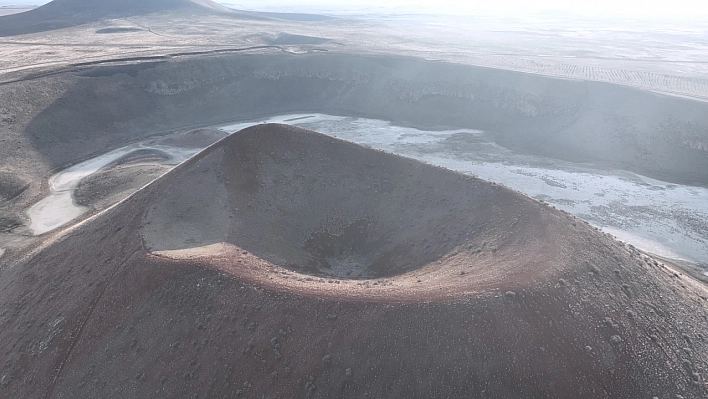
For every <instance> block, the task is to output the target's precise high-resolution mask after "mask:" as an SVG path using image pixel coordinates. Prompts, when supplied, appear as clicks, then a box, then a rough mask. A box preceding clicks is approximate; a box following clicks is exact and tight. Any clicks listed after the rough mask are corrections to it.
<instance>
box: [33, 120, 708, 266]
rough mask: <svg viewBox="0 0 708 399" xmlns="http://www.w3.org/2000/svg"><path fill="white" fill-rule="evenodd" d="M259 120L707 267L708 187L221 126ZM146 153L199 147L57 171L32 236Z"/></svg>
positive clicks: (440, 139) (407, 138)
mask: <svg viewBox="0 0 708 399" xmlns="http://www.w3.org/2000/svg"><path fill="white" fill-rule="evenodd" d="M258 123H288V124H291V125H296V126H301V127H304V128H308V129H312V130H316V131H319V132H322V133H326V134H330V135H332V136H334V137H339V138H342V139H345V140H349V141H353V142H356V143H359V144H363V145H367V146H370V147H373V148H377V149H381V150H385V151H389V152H393V153H397V154H400V155H404V156H407V157H411V158H415V159H419V160H422V161H425V162H428V163H431V164H434V165H439V166H443V167H446V168H449V169H452V170H456V171H459V172H462V173H466V174H470V175H474V176H478V177H481V178H483V179H487V180H491V181H494V182H497V183H500V184H503V185H505V186H507V187H510V188H512V189H514V190H518V191H521V192H523V193H526V194H527V195H529V196H532V197H535V198H537V199H540V200H544V201H546V202H547V203H549V204H551V205H554V206H555V207H557V208H560V209H563V210H565V211H567V212H569V213H571V214H573V215H575V216H577V217H579V218H581V219H583V220H585V221H587V222H589V223H591V224H592V225H594V226H597V227H600V228H602V229H603V230H604V231H605V232H608V233H610V234H612V235H614V236H616V237H617V238H618V239H620V240H622V241H625V242H627V243H630V244H632V245H634V246H636V247H637V248H640V249H643V250H645V251H647V252H651V253H654V254H657V255H660V256H664V257H667V258H673V259H682V260H687V261H691V262H697V263H701V264H708V189H705V188H701V187H693V186H683V185H678V184H670V183H666V182H662V181H659V180H655V179H651V178H648V177H644V176H640V175H636V174H633V173H629V172H626V171H608V170H603V169H600V168H596V167H594V166H593V165H590V164H577V163H571V162H565V161H558V160H554V159H550V158H544V157H538V156H533V155H526V154H522V153H518V152H515V151H511V150H508V149H506V148H503V147H501V146H498V145H496V144H494V143H492V142H490V141H489V140H487V139H486V138H485V136H484V133H483V132H481V131H477V130H471V129H459V130H448V131H423V130H418V129H414V128H407V127H401V126H395V125H392V124H391V123H389V122H386V121H381V120H372V119H364V118H351V117H340V116H331V115H322V114H295V115H281V116H275V117H271V118H268V119H262V120H257V121H251V122H239V123H234V124H229V125H225V126H221V127H220V129H221V130H223V131H225V132H228V133H233V132H236V131H238V130H241V129H243V128H246V127H248V126H252V125H254V124H258ZM141 149H153V150H157V151H161V152H163V153H165V154H166V155H168V156H169V157H170V159H169V160H168V161H166V162H164V163H165V164H178V163H180V162H182V161H184V160H186V159H187V158H189V157H190V156H192V155H193V154H195V153H196V152H198V151H199V150H200V149H197V148H181V147H171V146H164V145H157V144H154V142H152V141H146V142H144V143H138V144H134V145H131V146H127V147H124V148H120V149H117V150H114V151H111V152H108V153H106V154H103V155H100V156H98V157H96V158H93V159H90V160H88V161H85V162H82V163H80V164H77V165H74V166H72V167H70V168H67V169H65V170H63V171H61V172H59V173H57V174H56V175H54V176H53V177H52V178H51V179H50V188H51V194H50V195H49V196H48V197H47V198H45V199H43V200H42V201H40V202H38V203H37V204H35V205H34V206H33V207H32V208H31V209H30V210H29V212H28V214H29V216H30V218H31V225H30V228H31V229H32V231H33V232H34V234H42V233H45V232H48V231H51V230H53V229H55V228H58V227H60V226H63V225H66V224H67V223H69V222H71V221H72V220H74V219H76V218H78V217H79V216H81V215H82V214H84V213H85V212H86V211H87V210H88V209H86V208H83V207H80V206H77V205H76V204H75V203H74V201H73V198H72V194H73V191H74V190H75V189H76V187H78V185H79V183H80V182H81V180H82V179H84V178H85V177H87V176H90V175H91V174H93V173H96V172H97V171H98V170H100V169H101V168H103V167H105V166H106V165H108V164H110V163H111V162H113V161H115V160H117V159H119V158H120V157H122V156H124V155H127V154H129V153H131V152H133V151H136V150H141ZM707 275H708V274H707Z"/></svg>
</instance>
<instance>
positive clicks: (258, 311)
mask: <svg viewBox="0 0 708 399" xmlns="http://www.w3.org/2000/svg"><path fill="white" fill-rule="evenodd" d="M705 301H706V290H705V288H704V286H702V285H700V284H699V283H697V282H695V281H694V280H692V279H690V278H687V277H684V276H681V275H680V274H678V273H675V272H674V271H672V270H671V269H670V268H668V267H667V266H665V265H663V264H661V263H659V262H657V261H655V260H653V259H650V258H647V257H645V256H643V255H641V254H639V253H638V252H637V251H635V250H634V249H633V248H631V247H625V246H623V245H621V244H619V243H617V242H616V241H613V240H611V239H610V238H608V237H607V236H605V235H603V234H602V233H600V232H598V231H597V230H595V229H593V228H592V227H590V226H588V225H587V224H585V223H583V222H580V221H577V220H575V219H573V218H572V217H570V216H568V215H567V214H564V213H562V212H560V211H557V210H555V209H552V208H550V207H548V206H546V205H544V204H542V203H539V202H537V201H535V200H533V199H530V198H528V197H525V196H523V195H521V194H518V193H516V192H513V191H511V190H508V189H506V188H503V187H500V186H497V185H494V184H492V183H489V182H485V181H482V180H479V179H475V178H472V177H468V176H464V175H460V174H457V173H454V172H451V171H448V170H445V169H441V168H437V167H432V166H429V165H425V164H421V163H419V162H416V161H413V160H409V159H405V158H401V157H397V156H394V155H390V154H386V153H382V152H379V151H375V150H372V149H368V148H364V147H361V146H357V145H355V144H351V143H348V142H344V141H341V140H337V139H333V138H331V137H328V136H324V135H320V134H317V133H314V132H309V131H305V130H302V129H297V128H292V127H286V126H281V125H260V126H256V127H253V128H249V129H246V130H244V131H241V132H239V133H236V134H234V135H233V136H231V137H228V138H226V139H224V140H222V141H220V142H218V143H217V144H215V145H213V146H211V147H209V148H208V149H206V150H205V151H203V152H202V153H200V154H199V155H197V156H196V157H194V158H192V159H191V160H189V161H187V162H186V163H184V164H182V165H180V166H179V167H177V168H176V169H175V170H173V171H172V172H170V173H168V174H167V175H165V176H163V177H161V178H160V179H158V180H157V181H155V182H154V183H153V184H151V185H149V186H148V187H146V188H145V189H143V190H141V191H140V192H138V193H137V194H135V195H133V196H131V197H130V198H128V199H127V200H126V201H124V202H122V203H121V204H119V205H117V206H115V207H113V208H111V209H109V210H108V211H106V212H104V213H103V214H101V215H99V216H97V217H95V218H93V219H91V220H89V221H87V222H85V223H83V224H81V225H79V226H77V227H76V228H74V229H73V230H72V231H70V232H69V233H68V234H66V235H65V236H64V237H62V238H61V239H60V240H59V241H57V242H54V243H51V244H49V245H48V246H46V247H45V248H43V249H41V250H38V252H37V253H36V254H34V255H33V256H32V257H31V258H30V259H28V260H27V261H25V262H24V263H21V264H19V265H17V266H16V267H14V268H12V269H9V270H4V271H2V274H1V275H0V309H2V313H0V325H1V326H2V329H0V364H2V365H3V366H2V367H3V368H2V371H1V372H0V380H1V381H2V384H1V385H0V396H1V397H50V398H73V397H80V396H85V397H135V398H138V397H198V398H205V397H209V398H211V397H258V398H260V397H270V398H277V397H280V398H292V397H307V398H329V397H343V398H350V397H351V398H354V397H357V398H359V397H410V398H413V397H417V398H458V397H460V398H462V397H464V398H469V397H475V398H569V397H573V398H645V397H649V398H651V397H654V396H656V397H678V396H676V395H681V397H683V398H702V397H704V396H705V394H706V387H705V384H704V382H703V375H704V373H705V368H706V366H707V364H706V361H707V360H708V359H707V356H706V355H707V354H708V344H707V343H706V341H705V335H704V334H705V333H704V331H705V329H706V328H707V327H708V312H706V303H705Z"/></svg>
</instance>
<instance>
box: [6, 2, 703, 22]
mask: <svg viewBox="0 0 708 399" xmlns="http://www.w3.org/2000/svg"><path fill="white" fill-rule="evenodd" d="M46 3H48V1H31V0H29V1H21V0H0V6H7V5H17V4H20V5H24V4H36V5H42V4H46ZM221 3H222V4H228V5H231V6H234V7H237V8H240V9H251V10H260V11H267V10H272V9H288V10H294V9H302V10H309V11H332V12H337V11H340V12H341V11H349V12H351V11H358V10H361V11H366V12H372V11H373V12H375V11H379V12H386V13H419V14H450V15H478V14H503V15H507V16H521V15H525V14H536V13H549V12H550V13H554V14H556V15H574V16H584V17H592V18H626V19H659V20H662V19H686V20H696V21H700V20H702V19H704V18H705V17H706V16H708V3H706V2H705V1H698V0H677V1H650V2H647V1H640V0H627V1H622V2H618V1H611V0H599V1H584V0H573V1H567V0H543V1H534V2H527V1H523V0H503V1H496V2H486V1H485V2H482V1H477V2H460V1H451V0H442V1H434V2H433V1H420V0H418V1H403V0H393V1H388V2H385V3H382V2H379V1H373V0H365V1H356V2H353V1H343V2H338V3H333V2H330V1H324V0H306V1H288V0H280V1H256V0H241V1H238V0H232V1H224V2H221Z"/></svg>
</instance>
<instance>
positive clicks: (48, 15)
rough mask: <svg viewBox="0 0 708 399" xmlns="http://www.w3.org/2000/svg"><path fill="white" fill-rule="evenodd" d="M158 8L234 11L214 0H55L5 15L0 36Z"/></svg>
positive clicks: (50, 28)
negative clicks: (24, 10)
mask: <svg viewBox="0 0 708 399" xmlns="http://www.w3.org/2000/svg"><path fill="white" fill-rule="evenodd" d="M158 11H185V12H191V13H204V12H219V13H233V11H232V10H231V9H229V8H227V7H224V6H222V5H219V4H218V3H215V2H213V1H211V0H149V1H145V0H54V1H52V2H50V3H48V4H46V5H44V6H42V7H39V8H36V9H33V10H30V11H27V12H23V13H20V14H13V15H9V16H5V17H1V18H0V36H13V35H22V34H28V33H36V32H43V31H48V30H54V29H61V28H67V27H70V26H76V25H81V24H85V23H89V22H95V21H100V20H102V19H107V18H121V17H129V16H133V15H140V14H147V13H151V12H158Z"/></svg>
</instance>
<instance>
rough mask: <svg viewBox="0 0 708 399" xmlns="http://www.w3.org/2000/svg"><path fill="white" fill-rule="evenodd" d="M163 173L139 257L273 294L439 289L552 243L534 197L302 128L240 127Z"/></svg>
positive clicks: (515, 263)
mask: <svg viewBox="0 0 708 399" xmlns="http://www.w3.org/2000/svg"><path fill="white" fill-rule="evenodd" d="M169 176H170V178H169V179H168V180H167V181H165V182H160V184H161V185H163V184H164V185H166V187H164V188H161V189H160V195H159V198H158V199H157V200H155V201H154V202H153V204H152V206H151V207H150V208H149V210H148V212H147V213H146V214H145V215H144V218H143V223H142V224H143V228H142V236H143V241H144V243H145V245H146V246H147V247H148V248H149V250H150V251H152V252H153V253H155V254H159V255H160V256H166V257H173V258H185V257H187V258H192V259H193V258H195V257H196V258H202V259H203V260H204V261H205V262H209V259H208V258H210V259H211V260H212V261H214V262H215V264H214V267H217V268H220V269H224V270H227V271H228V272H229V273H235V274H238V275H239V276H241V277H244V276H245V275H248V276H245V278H246V279H255V280H257V281H256V282H260V283H265V284H276V285H278V284H280V286H281V288H283V287H285V288H288V289H292V288H293V287H295V286H299V285H301V283H307V282H309V281H326V280H344V281H351V282H352V284H354V285H356V284H359V283H363V282H362V280H366V281H369V280H380V279H386V280H387V281H398V282H404V281H405V282H406V283H407V284H408V283H411V282H412V283H415V282H416V281H418V280H420V281H423V280H425V281H426V284H420V285H419V287H417V288H409V290H410V291H411V292H413V291H416V290H427V291H429V292H428V293H429V294H431V293H433V291H435V295H440V293H438V292H437V290H441V289H442V288H441V287H450V288H451V291H446V292H445V295H447V294H448V293H454V292H455V289H459V290H460V292H463V291H464V292H468V290H469V289H470V284H472V285H476V286H477V287H481V286H486V285H488V284H492V285H493V284H495V282H496V283H500V282H504V284H507V283H511V284H513V282H514V275H516V274H518V275H521V274H528V273H535V272H538V271H539V270H543V269H544V268H546V267H548V266H552V265H553V262H546V263H544V262H540V261H539V260H540V259H541V258H543V257H544V252H543V251H544V250H543V248H545V247H546V246H552V245H554V244H556V243H557V239H558V237H556V236H555V234H554V233H549V232H548V231H547V230H546V226H547V225H548V224H549V222H550V223H555V222H554V221H555V219H554V217H551V219H550V220H541V219H543V218H545V217H547V216H544V215H546V213H548V212H546V213H543V212H541V207H542V206H543V205H541V204H540V203H538V202H536V201H534V200H532V199H530V198H528V197H525V196H523V195H521V194H518V193H515V192H513V191H511V190H508V189H506V188H503V187H501V186H498V185H495V184H493V183H489V182H486V181H483V180H480V179H476V178H474V177H471V176H466V175H462V174H459V173H456V172H453V171H450V170H447V169H443V168H439V167H435V166H431V165H428V164H425V163H421V162H419V161H415V160H412V159H407V158H403V157H400V156H397V155H393V154H389V153H385V152H382V151H378V150H374V149H371V148H368V147H363V146H360V145H357V144H354V143H350V142H347V141H343V140H339V139H335V138H332V137H330V136H326V135H323V134H319V133H315V132H311V131H307V130H304V129H300V128H295V127H291V126H284V125H272V124H263V125H258V126H254V127H251V128H248V129H244V130H242V131H241V132H238V133H235V134H233V135H232V136H230V137H227V138H226V139H224V140H222V141H220V142H218V143H216V144H215V145H214V146H212V147H210V148H209V149H207V150H205V151H204V152H202V153H200V154H199V155H197V156H196V157H194V158H193V159H191V160H190V161H188V162H186V163H185V164H183V165H180V166H179V167H178V168H177V169H176V170H175V172H174V173H170V174H169ZM551 213H552V212H551ZM560 219H561V218H558V220H560ZM525 251H527V252H526V254H527V255H530V256H529V257H527V258H525V257H523V256H519V254H523V253H525ZM284 276H285V277H284ZM288 276H290V277H288ZM460 276H464V277H460ZM357 281H358V282H359V283H357ZM431 282H434V283H431ZM342 287H344V286H342ZM454 287H457V288H454ZM296 288H297V287H296ZM300 288H302V287H299V288H297V289H298V290H299V289H300ZM322 289H323V288H322V287H319V288H313V287H310V288H307V289H306V290H309V291H308V292H313V291H312V290H314V291H317V292H319V291H322ZM327 289H328V290H332V287H329V288H327ZM345 289H346V290H348V292H349V294H351V292H353V291H352V287H351V286H346V287H344V288H341V290H345ZM318 290H319V291H318ZM391 290H394V291H395V289H393V288H391ZM390 292H391V291H390V290H389V293H390ZM349 294H346V295H349ZM346 295H345V296H346ZM396 295H407V293H406V292H404V291H399V292H398V293H397V294H396Z"/></svg>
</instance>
